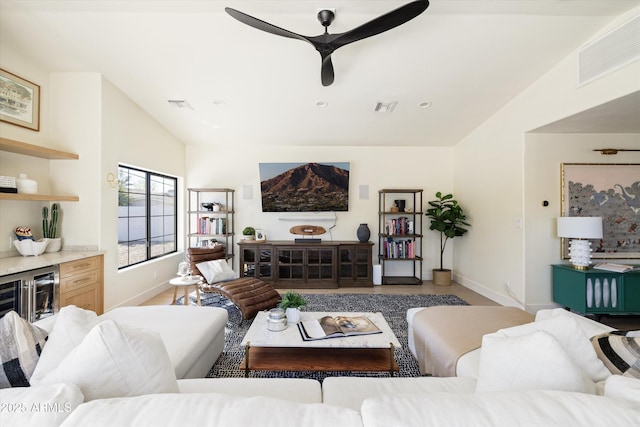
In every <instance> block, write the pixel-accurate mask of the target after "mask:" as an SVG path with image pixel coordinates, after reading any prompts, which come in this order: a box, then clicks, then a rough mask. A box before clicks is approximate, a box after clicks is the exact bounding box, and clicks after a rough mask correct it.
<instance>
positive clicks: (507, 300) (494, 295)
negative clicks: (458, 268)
mask: <svg viewBox="0 0 640 427" xmlns="http://www.w3.org/2000/svg"><path fill="white" fill-rule="evenodd" d="M454 280H455V282H456V283H459V284H461V285H462V286H464V287H465V288H468V289H471V290H472V291H474V292H476V293H478V294H480V295H482V296H483V297H486V298H489V299H490V300H491V301H494V302H497V303H498V304H500V305H504V306H508V307H518V308H521V309H523V310H527V308H526V307H523V306H522V304H520V303H519V302H518V301H516V300H514V299H513V298H511V297H510V296H509V295H506V294H501V293H499V292H496V291H494V290H493V289H488V288H486V287H484V286H482V285H480V284H479V283H476V282H474V281H472V280H469V279H466V278H465V277H463V276H460V275H457V274H456V275H454ZM527 311H529V310H527Z"/></svg>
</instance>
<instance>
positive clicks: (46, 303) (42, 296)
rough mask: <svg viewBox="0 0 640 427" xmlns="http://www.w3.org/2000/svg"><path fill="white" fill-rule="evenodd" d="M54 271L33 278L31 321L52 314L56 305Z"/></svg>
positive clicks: (35, 275)
mask: <svg viewBox="0 0 640 427" xmlns="http://www.w3.org/2000/svg"><path fill="white" fill-rule="evenodd" d="M56 279H57V278H56V274H55V272H54V271H47V272H44V273H40V274H34V276H33V284H34V286H33V295H34V296H33V299H32V301H33V302H34V306H33V307H32V310H33V319H32V321H36V320H40V319H43V318H45V317H49V316H51V315H53V314H54V312H55V311H57V310H56V309H55V305H56V303H57V297H56V290H57V289H56V288H57V280H56Z"/></svg>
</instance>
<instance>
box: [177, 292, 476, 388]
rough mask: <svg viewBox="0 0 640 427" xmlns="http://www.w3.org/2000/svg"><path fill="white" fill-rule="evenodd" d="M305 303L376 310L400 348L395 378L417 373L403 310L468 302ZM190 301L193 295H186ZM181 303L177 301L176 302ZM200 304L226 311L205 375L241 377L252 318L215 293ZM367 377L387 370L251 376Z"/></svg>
mask: <svg viewBox="0 0 640 427" xmlns="http://www.w3.org/2000/svg"><path fill="white" fill-rule="evenodd" d="M304 297H305V298H306V299H307V302H308V304H307V306H306V307H304V308H303V310H304V311H356V312H357V311H360V312H366V311H373V312H375V311H379V312H381V313H382V314H383V315H384V317H385V319H386V320H387V323H389V326H390V327H391V329H392V330H393V332H394V333H395V335H396V337H397V338H398V341H400V344H401V345H402V348H397V349H396V350H395V356H396V360H397V362H398V366H399V368H400V372H399V373H397V374H396V375H397V376H399V377H416V376H420V375H421V374H420V370H419V368H418V362H417V361H416V360H415V359H414V357H413V356H412V355H411V353H410V352H409V343H408V339H407V320H406V315H407V310H408V309H409V308H412V307H429V306H433V305H469V304H467V302H466V301H464V300H462V299H461V298H458V297H457V296H454V295H368V294H367V295H363V294H329V295H320V294H305V295H304ZM190 302H191V304H195V298H194V297H190ZM178 303H179V304H182V301H181V300H180V301H179V302H178ZM202 305H206V306H213V307H223V308H225V309H226V310H227V311H228V313H229V321H228V322H227V326H226V331H225V332H226V334H225V345H224V352H223V353H222V355H221V356H220V357H219V358H218V360H217V361H216V363H215V365H213V367H212V368H211V371H210V372H209V375H208V377H210V378H218V377H244V371H242V370H241V369H240V363H241V362H242V359H243V357H244V347H242V346H241V345H240V342H241V341H242V338H243V337H244V335H245V334H246V332H247V330H249V326H250V325H251V322H252V320H242V316H241V314H240V311H239V310H238V309H237V308H236V307H235V306H234V305H233V303H232V302H230V301H229V300H228V299H226V298H225V297H223V296H221V295H218V294H213V293H209V294H202ZM353 375H358V376H371V377H385V376H388V373H377V372H357V373H352V372H339V371H334V372H310V371H297V372H287V371H252V372H251V374H250V376H251V377H253V378H274V377H278V378H312V379H317V380H319V381H322V380H323V379H324V378H326V377H329V376H353Z"/></svg>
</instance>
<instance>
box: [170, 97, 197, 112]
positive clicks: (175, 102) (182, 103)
mask: <svg viewBox="0 0 640 427" xmlns="http://www.w3.org/2000/svg"><path fill="white" fill-rule="evenodd" d="M167 102H169V104H170V105H171V106H172V107H173V108H175V109H177V110H182V109H184V110H193V107H192V106H191V104H189V102H188V101H187V100H186V99H169V100H168V101H167Z"/></svg>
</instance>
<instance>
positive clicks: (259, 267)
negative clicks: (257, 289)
mask: <svg viewBox="0 0 640 427" xmlns="http://www.w3.org/2000/svg"><path fill="white" fill-rule="evenodd" d="M240 271H241V272H242V276H243V277H255V278H258V279H264V280H273V278H274V275H273V248H272V247H271V246H260V245H259V246H250V247H242V248H241V249H240Z"/></svg>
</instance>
